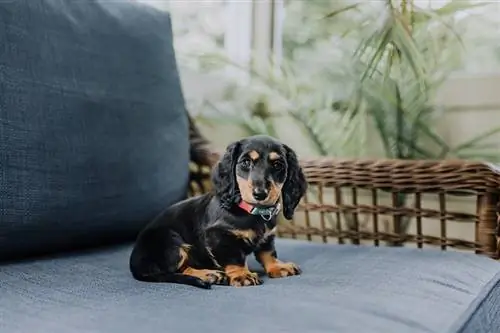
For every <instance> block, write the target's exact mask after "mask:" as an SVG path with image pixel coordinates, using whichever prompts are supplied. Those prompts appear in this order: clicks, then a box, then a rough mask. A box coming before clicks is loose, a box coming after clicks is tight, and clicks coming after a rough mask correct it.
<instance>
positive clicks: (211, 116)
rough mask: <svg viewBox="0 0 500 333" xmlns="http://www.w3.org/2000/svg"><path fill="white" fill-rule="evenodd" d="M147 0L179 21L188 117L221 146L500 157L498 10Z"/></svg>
mask: <svg viewBox="0 0 500 333" xmlns="http://www.w3.org/2000/svg"><path fill="white" fill-rule="evenodd" d="M139 1H142V2H146V3H148V4H149V5H152V6H155V7H157V8H160V9H162V10H167V11H169V12H170V13H171V15H172V20H173V22H172V24H173V27H174V34H175V47H176V54H177V58H178V63H179V66H180V68H181V73H182V74H181V76H182V77H181V79H182V82H183V86H184V93H185V95H186V99H187V102H188V106H189V110H190V112H191V114H192V115H193V116H194V117H195V118H196V119H197V123H198V124H200V126H201V127H202V128H203V131H204V133H205V134H206V135H207V136H208V138H209V139H211V140H212V141H213V142H214V143H215V144H217V145H218V146H223V145H225V144H226V143H227V142H229V141H231V140H233V139H235V138H238V137H240V136H242V135H249V134H255V133H267V134H271V135H273V136H276V137H278V138H280V139H283V140H285V141H287V142H290V144H292V145H293V146H294V147H296V149H297V150H299V152H300V153H301V154H304V155H312V156H317V155H328V156H338V157H375V158H377V157H391V158H392V157H394V158H403V159H429V158H431V159H435V158H439V159H441V158H464V159H480V160H487V161H490V162H496V161H498V160H499V158H500V150H499V149H498V148H500V144H499V143H498V141H499V140H498V138H499V136H498V133H499V132H500V128H499V127H500V114H499V110H500V89H499V88H500V75H499V73H500V71H499V69H500V38H499V36H500V16H499V14H500V4H499V3H498V2H496V1H476V0H470V1H467V0H454V1H444V0H413V1H411V0H406V1H404V0H392V1H389V0H378V1H354V0H330V1H328V0H308V1H303V0H267V1H266V0H225V1H224V0H194V1H183V0H139Z"/></svg>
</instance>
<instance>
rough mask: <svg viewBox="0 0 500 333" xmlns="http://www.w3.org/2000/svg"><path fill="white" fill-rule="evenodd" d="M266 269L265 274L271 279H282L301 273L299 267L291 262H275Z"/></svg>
mask: <svg viewBox="0 0 500 333" xmlns="http://www.w3.org/2000/svg"><path fill="white" fill-rule="evenodd" d="M266 268H267V269H266V273H267V275H268V276H269V277H271V278H282V277H286V276H293V275H299V274H301V273H302V271H301V269H300V267H299V266H298V265H296V264H294V263H293V262H280V261H277V262H275V263H272V264H270V265H269V266H268V267H266Z"/></svg>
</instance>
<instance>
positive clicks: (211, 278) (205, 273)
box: [183, 268, 227, 285]
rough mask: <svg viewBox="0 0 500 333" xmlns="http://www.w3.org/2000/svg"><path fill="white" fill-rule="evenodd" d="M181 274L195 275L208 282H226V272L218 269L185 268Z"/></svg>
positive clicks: (221, 283)
mask: <svg viewBox="0 0 500 333" xmlns="http://www.w3.org/2000/svg"><path fill="white" fill-rule="evenodd" d="M183 274H185V275H190V276H193V277H196V278H198V279H200V280H202V281H203V282H205V283H208V284H220V285H224V284H227V276H226V274H225V273H224V272H222V271H218V270H212V269H193V268H187V269H185V270H184V272H183Z"/></svg>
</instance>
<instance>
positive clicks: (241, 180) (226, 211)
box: [130, 135, 307, 289]
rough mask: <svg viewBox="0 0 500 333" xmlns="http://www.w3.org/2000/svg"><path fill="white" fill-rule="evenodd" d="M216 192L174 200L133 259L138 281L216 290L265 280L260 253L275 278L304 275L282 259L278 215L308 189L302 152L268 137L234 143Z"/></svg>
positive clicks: (216, 173) (217, 175)
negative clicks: (255, 268)
mask: <svg viewBox="0 0 500 333" xmlns="http://www.w3.org/2000/svg"><path fill="white" fill-rule="evenodd" d="M212 181H213V186H214V190H213V192H211V193H207V194H204V195H201V196H197V197H192V198H189V199H187V200H184V201H182V202H179V203H177V204H174V205H172V206H170V207H169V208H167V209H166V210H165V211H164V212H163V213H161V214H160V215H159V216H158V217H157V218H156V219H155V220H154V221H152V222H151V223H150V224H149V225H148V226H146V228H145V229H144V230H143V231H142V232H141V233H140V234H139V236H138V239H137V241H136V244H135V247H134V249H133V250H132V254H131V257H130V270H131V272H132V275H133V276H134V278H135V279H137V280H141V281H148V282H172V283H181V284H189V285H193V286H197V287H201V288H207V289H208V288H210V287H211V285H212V284H222V285H231V286H250V285H259V284H261V283H262V280H261V279H260V277H259V276H258V275H257V274H256V273H255V272H251V271H250V270H249V269H248V266H247V264H246V258H247V256H248V255H250V254H252V253H253V254H254V255H255V258H256V259H257V261H258V262H259V263H260V264H261V265H262V266H263V267H264V269H265V271H266V273H267V275H268V276H269V277H272V278H278V277H285V276H291V275H297V274H300V268H299V267H298V266H297V265H295V264H294V263H285V262H282V261H280V260H279V259H278V258H277V254H276V249H275V246H274V238H275V235H274V232H275V230H276V216H277V214H278V212H279V211H280V202H279V201H280V198H281V201H282V203H283V215H284V217H285V218H287V219H291V218H292V216H293V213H294V210H295V208H296V207H297V205H298V203H299V201H300V199H301V197H302V196H303V195H304V193H305V191H306V189H307V183H306V180H305V177H304V174H303V172H302V169H301V168H300V166H299V163H298V161H297V157H296V154H295V152H294V151H293V150H292V149H290V148H289V147H288V146H287V145H285V144H282V143H280V142H279V141H277V140H275V139H273V138H271V137H268V136H262V135H259V136H252V137H248V138H245V139H242V140H240V141H237V142H234V143H232V144H230V145H229V146H228V147H227V149H226V152H225V153H224V156H223V157H222V158H221V160H220V161H219V162H218V164H217V165H216V166H215V167H214V170H213V175H212Z"/></svg>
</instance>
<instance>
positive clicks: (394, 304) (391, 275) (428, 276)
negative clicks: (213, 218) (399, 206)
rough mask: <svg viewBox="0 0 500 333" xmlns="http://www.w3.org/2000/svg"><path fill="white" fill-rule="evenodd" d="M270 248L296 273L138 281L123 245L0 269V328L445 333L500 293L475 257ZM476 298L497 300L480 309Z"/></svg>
mask: <svg viewBox="0 0 500 333" xmlns="http://www.w3.org/2000/svg"><path fill="white" fill-rule="evenodd" d="M277 246H278V252H279V253H280V255H281V257H282V258H283V259H285V260H293V261H295V262H297V263H298V264H300V265H301V266H302V268H303V270H304V272H303V275H301V276H298V277H290V278H285V279H274V280H273V279H268V278H264V284H263V285H262V286H258V287H246V288H232V287H225V286H216V287H214V288H213V289H212V290H202V289H196V288H194V287H189V286H182V285H174V284H148V283H142V282H137V281H135V280H133V279H132V278H131V276H130V273H129V271H128V255H129V253H130V247H129V246H125V247H119V248H113V249H107V250H102V251H101V252H95V253H87V254H78V255H73V256H68V257H61V258H57V259H48V260H43V261H34V262H25V263H20V264H13V265H9V266H4V267H2V266H0V295H1V296H0V332H2V333H4V332H5V333H26V332H34V333H35V332H36V333H68V332H72V333H89V332H92V333H115V332H120V333H132V332H139V331H140V330H141V331H144V332H193V333H194V332H196V333H197V332H235V331H237V332H242V333H246V332H301V333H302V332H308V333H309V332H311V333H312V332H325V333H326V332H329V333H330V332H336V333H360V332H363V333H371V332H373V333H379V332H380V333H388V332H397V333H417V332H418V333H420V332H436V333H446V332H452V331H451V330H450V329H451V327H454V325H455V327H456V325H457V323H459V322H460V320H461V319H464V318H465V317H464V316H466V315H467V314H470V313H472V312H469V311H470V310H471V309H470V307H471V306H472V304H473V303H474V304H477V305H478V306H480V307H484V306H486V307H490V308H483V309H482V310H481V311H484V312H486V313H494V312H495V311H498V308H499V306H500V303H499V302H498V300H499V298H500V290H498V288H496V290H493V293H490V291H492V290H487V288H488V287H491V286H492V285H493V284H492V281H498V279H499V276H498V273H499V271H500V264H499V263H497V262H495V261H493V260H490V259H487V258H484V257H479V256H476V255H474V254H463V253H456V252H455V253H452V252H447V253H446V252H440V251H436V250H425V251H421V250H416V249H404V248H400V249H394V248H374V247H355V246H350V245H344V246H339V245H321V244H311V243H306V242H301V241H286V240H280V241H279V242H278V245H277ZM250 264H251V265H250V266H251V268H252V269H253V268H256V267H258V266H256V264H255V261H254V260H253V259H252V261H251V262H250ZM485 295H489V296H488V297H491V298H494V299H495V301H494V302H478V301H479V299H478V298H484V297H485ZM491 307H493V308H491ZM473 310H474V311H473V312H474V313H476V312H478V311H477V310H478V309H477V308H476V309H473ZM497 317H498V316H497ZM466 319H467V320H469V319H470V318H466ZM493 320H494V318H492V317H491V316H485V317H484V318H483V319H482V324H481V326H474V327H470V328H469V329H467V330H464V331H462V333H465V332H478V333H483V332H484V333H485V332H494V331H491V330H480V329H479V328H480V327H491V322H492V321H493ZM488 321H489V322H488ZM497 327H498V326H497ZM476 328H477V330H476ZM453 332H457V331H453Z"/></svg>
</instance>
